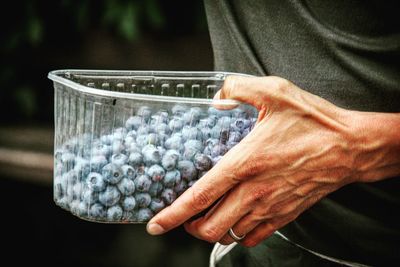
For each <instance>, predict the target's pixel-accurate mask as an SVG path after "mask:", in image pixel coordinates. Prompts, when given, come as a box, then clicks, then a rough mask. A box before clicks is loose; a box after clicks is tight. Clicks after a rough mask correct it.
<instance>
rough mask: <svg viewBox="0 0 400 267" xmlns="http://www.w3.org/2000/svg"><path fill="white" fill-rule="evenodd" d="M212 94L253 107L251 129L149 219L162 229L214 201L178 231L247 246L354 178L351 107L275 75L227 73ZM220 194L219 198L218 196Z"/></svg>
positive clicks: (153, 227)
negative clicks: (230, 232)
mask: <svg viewBox="0 0 400 267" xmlns="http://www.w3.org/2000/svg"><path fill="white" fill-rule="evenodd" d="M217 95H218V97H219V98H221V99H225V98H229V99H236V100H239V101H241V102H245V103H248V104H251V105H253V106H255V107H256V108H257V109H258V110H259V117H258V121H257V124H256V126H255V128H254V129H253V130H252V131H251V132H250V134H248V135H247V136H246V137H245V138H244V139H243V140H242V141H241V142H240V143H239V144H238V145H236V146H235V147H233V148H232V149H231V150H230V151H229V152H228V153H227V154H226V155H225V156H224V157H223V158H222V159H221V160H220V161H219V162H218V163H217V165H216V166H214V167H213V168H212V169H211V170H210V171H209V172H208V173H207V174H206V175H205V176H203V177H202V178H201V179H200V180H199V181H197V182H196V183H195V184H194V185H193V186H192V187H191V188H189V189H188V190H186V191H185V192H184V193H183V194H182V195H181V196H180V197H179V198H178V199H177V200H176V201H175V202H173V203H172V205H171V206H169V207H167V208H165V209H164V210H162V211H161V212H160V213H159V214H157V215H156V216H155V217H154V218H153V219H152V220H151V221H150V222H149V224H148V228H147V229H148V232H149V233H151V234H161V233H164V232H166V231H169V230H171V229H172V228H174V227H177V226H179V225H180V224H182V223H184V222H186V221H187V220H188V219H190V218H191V217H192V216H194V215H196V214H198V213H200V212H201V211H203V210H205V209H206V208H208V207H210V206H211V205H213V204H214V203H215V202H216V201H217V200H218V202H217V203H215V204H214V206H213V207H212V208H211V209H210V210H209V211H208V212H207V213H206V215H205V216H203V217H200V218H198V219H196V220H194V221H190V222H186V223H185V229H186V231H187V232H189V233H190V234H192V235H193V236H195V237H197V238H200V239H203V240H206V241H209V242H220V243H222V244H229V243H232V242H233V241H234V240H233V239H232V238H231V237H230V236H229V235H228V234H227V232H228V230H229V229H230V228H232V229H233V230H234V232H235V233H236V234H237V235H246V237H245V238H244V239H243V240H242V241H241V244H243V245H245V246H254V245H257V244H258V243H259V242H261V241H262V240H264V239H265V238H267V237H268V236H269V235H271V234H272V233H273V232H274V231H276V230H277V229H279V228H281V227H283V226H284V225H286V224H287V223H289V222H291V221H293V220H294V219H295V218H296V217H297V216H299V215H300V214H301V213H302V212H303V211H304V210H306V209H308V208H309V207H311V206H312V205H313V204H315V203H316V202H317V201H319V200H320V199H321V198H323V197H324V196H326V195H327V194H329V193H331V192H333V191H335V190H337V189H338V188H340V187H342V186H344V185H346V184H348V183H351V182H354V181H355V179H356V178H355V177H357V175H356V173H355V168H354V166H353V165H354V162H355V156H356V154H357V153H355V152H357V147H356V146H357V142H356V139H357V138H356V135H357V133H355V132H354V129H353V128H352V127H351V121H352V112H351V111H348V110H344V109H341V108H339V107H337V106H335V105H333V104H331V103H329V102H328V101H325V100H324V99H322V98H320V97H318V96H315V95H312V94H310V93H308V92H306V91H303V90H302V89H300V88H298V87H297V86H295V85H294V84H292V83H290V82H289V81H287V80H285V79H282V78H278V77H241V76H229V77H228V78H227V79H226V81H225V83H224V86H223V88H222V89H221V91H220V92H219V93H218V94H217ZM221 197H222V198H221Z"/></svg>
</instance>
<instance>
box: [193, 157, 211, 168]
mask: <svg viewBox="0 0 400 267" xmlns="http://www.w3.org/2000/svg"><path fill="white" fill-rule="evenodd" d="M193 163H194V166H195V167H196V169H198V170H199V171H208V170H209V169H211V166H212V161H211V158H210V157H208V156H206V155H204V154H200V153H198V154H196V155H195V156H194V159H193Z"/></svg>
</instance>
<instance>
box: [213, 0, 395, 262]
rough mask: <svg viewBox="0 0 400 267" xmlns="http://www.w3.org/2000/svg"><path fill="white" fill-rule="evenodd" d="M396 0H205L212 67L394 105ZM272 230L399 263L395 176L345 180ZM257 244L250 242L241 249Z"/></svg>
mask: <svg viewBox="0 0 400 267" xmlns="http://www.w3.org/2000/svg"><path fill="white" fill-rule="evenodd" d="M396 6H397V3H396V1H377V0H373V1H371V0H366V1H361V0H335V1H318V0H304V1H295V0H247V1H239V0H237V1H234V0H231V1H230V0H205V7H206V12H207V18H208V24H209V30H210V36H211V41H212V45H213V50H214V61H215V69H216V70H220V71H230V72H239V73H246V74H252V75H258V76H264V75H275V76H280V77H283V78H286V79H288V80H290V81H292V82H293V83H294V84H296V85H297V86H299V87H300V88H302V89H304V90H306V91H309V92H311V93H313V94H316V95H319V96H321V97H322V98H324V99H326V100H328V101H330V102H332V103H334V104H335V105H337V106H340V107H343V108H346V109H351V110H359V111H375V112H400V20H399V19H398V14H397V13H398V8H396ZM279 231H280V232H281V233H282V234H284V235H285V236H286V237H287V238H289V239H290V240H291V241H293V242H295V243H297V244H299V245H301V246H303V247H305V248H308V249H311V250H313V251H316V252H318V253H321V254H324V255H327V256H330V257H335V258H339V259H343V260H349V261H355V262H359V263H363V264H370V265H379V266H382V265H383V264H386V265H387V264H393V263H395V262H397V263H398V262H400V177H392V178H390V177H388V178H387V179H385V180H382V181H379V182H374V183H354V184H350V185H347V186H345V187H343V188H341V189H339V190H337V191H335V192H333V193H331V194H329V195H328V196H327V197H325V198H323V199H322V200H321V201H320V202H318V203H317V204H315V205H314V206H313V207H311V208H310V209H309V210H307V211H305V212H304V213H303V214H302V215H300V216H299V217H298V218H297V219H296V220H295V221H294V222H292V223H290V224H288V225H287V226H285V227H284V228H282V229H280V230H279ZM266 242H268V241H266ZM242 249H244V248H242ZM258 250H261V251H258ZM254 251H257V253H255V252H254ZM266 254H267V253H266V252H265V253H264V252H263V245H259V246H257V247H256V248H253V249H248V250H247V256H246V257H250V258H251V257H255V258H257V259H258V260H261V259H262V257H264V256H265V257H266Z"/></svg>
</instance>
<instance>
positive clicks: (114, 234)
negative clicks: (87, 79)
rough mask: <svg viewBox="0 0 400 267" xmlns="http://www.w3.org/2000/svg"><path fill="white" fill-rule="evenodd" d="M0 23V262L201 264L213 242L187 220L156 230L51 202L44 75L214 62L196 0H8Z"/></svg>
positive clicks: (48, 87)
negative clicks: (189, 228)
mask: <svg viewBox="0 0 400 267" xmlns="http://www.w3.org/2000/svg"><path fill="white" fill-rule="evenodd" d="M0 22H1V25H2V29H1V31H0V38H1V39H0V40H1V46H0V57H1V64H0V114H1V115H0V201H1V203H2V212H1V214H2V226H1V228H0V236H1V237H2V238H1V241H2V243H3V244H4V245H5V248H6V250H5V251H4V250H3V251H2V253H1V255H2V259H1V262H3V263H5V262H11V264H10V265H12V266H17V265H18V266H19V265H21V264H30V265H32V266H41V265H44V264H49V265H50V266H191V267H196V266H207V265H208V256H209V253H210V251H211V245H210V244H208V243H206V242H203V241H200V240H197V239H194V238H193V237H191V236H189V235H188V234H186V233H185V232H184V230H183V228H178V229H176V230H173V231H172V232H170V233H168V234H166V235H164V236H161V237H152V236H150V235H148V234H147V233H146V232H145V225H105V224H98V223H91V222H86V221H83V220H81V219H79V218H77V217H75V216H73V215H72V214H70V213H68V212H66V211H64V210H62V209H61V208H59V207H58V206H56V205H55V204H54V202H53V193H52V179H53V177H52V168H53V159H52V152H53V136H54V128H53V123H54V122H53V116H54V112H53V109H54V106H53V85H52V83H51V81H50V80H48V79H47V74H48V72H49V71H51V70H54V69H67V68H72V69H113V70H117V69H124V70H204V71H206V70H212V68H213V66H212V62H213V59H212V51H211V44H210V40H209V36H208V32H207V23H206V19H205V14H204V7H203V3H202V1H201V0H191V1H183V0H175V1H163V0H142V1H140V0H126V1H124V0H80V1H72V0H70V1H69V0H59V1H45V0H36V1H34V0H21V1H11V2H8V4H7V5H3V7H2V16H0ZM15 255H18V256H15ZM36 264H40V265H36Z"/></svg>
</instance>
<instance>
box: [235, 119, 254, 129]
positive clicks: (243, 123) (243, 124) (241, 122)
mask: <svg viewBox="0 0 400 267" xmlns="http://www.w3.org/2000/svg"><path fill="white" fill-rule="evenodd" d="M250 125H251V121H250V120H248V119H243V118H238V119H236V120H235V121H234V122H233V123H232V124H231V128H232V129H233V130H235V131H238V132H243V130H244V129H246V128H249V127H250Z"/></svg>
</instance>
